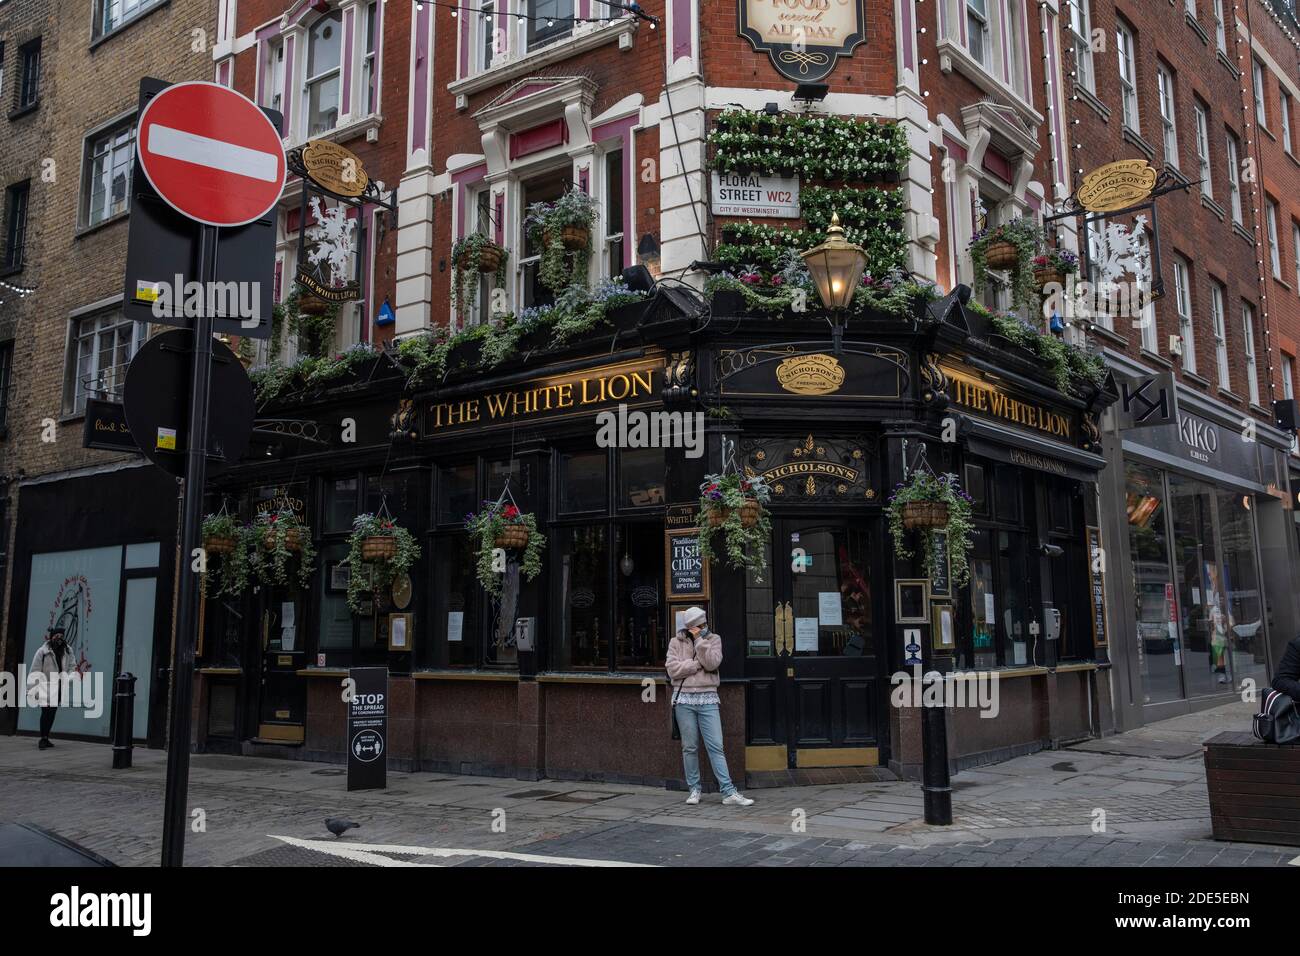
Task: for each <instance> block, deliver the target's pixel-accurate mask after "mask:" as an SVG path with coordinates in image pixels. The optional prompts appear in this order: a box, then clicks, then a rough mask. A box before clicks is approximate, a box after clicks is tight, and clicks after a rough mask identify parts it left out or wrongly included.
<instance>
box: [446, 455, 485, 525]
mask: <svg viewBox="0 0 1300 956" xmlns="http://www.w3.org/2000/svg"><path fill="white" fill-rule="evenodd" d="M477 506H478V469H477V467H476V466H475V464H474V463H473V462H470V463H469V464H466V465H445V466H443V467H442V468H439V469H438V524H452V523H455V524H459V523H461V522H462V521H464V520H465V516H466V515H467V514H471V513H472V512H474V511H476V510H477Z"/></svg>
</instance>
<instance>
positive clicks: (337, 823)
mask: <svg viewBox="0 0 1300 956" xmlns="http://www.w3.org/2000/svg"><path fill="white" fill-rule="evenodd" d="M360 827H361V824H360V823H353V822H352V821H351V820H344V819H342V818H341V817H326V818H325V829H327V830H329V831H330V833H332V834H334V835H335V836H336V837H341V836H342V835H343V834H344V833H346V832H347V831H348V830H351V829H354V828H356V829H360Z"/></svg>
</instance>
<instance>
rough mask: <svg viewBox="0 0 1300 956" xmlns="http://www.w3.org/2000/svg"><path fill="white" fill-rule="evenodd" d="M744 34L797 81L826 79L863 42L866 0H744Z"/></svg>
mask: <svg viewBox="0 0 1300 956" xmlns="http://www.w3.org/2000/svg"><path fill="white" fill-rule="evenodd" d="M737 19H738V20H739V27H740V29H739V33H740V35H741V36H742V37H744V38H745V39H747V40H748V41H749V42H750V45H751V46H753V48H754V49H755V50H758V51H760V52H764V53H767V54H768V55H769V56H770V57H771V58H772V65H773V66H774V67H776V69H777V72H778V73H780V74H781V75H782V76H785V77H787V78H788V79H791V80H795V81H796V82H811V81H816V80H820V79H822V78H823V77H825V76H826V75H827V74H828V73H830V72H831V70H832V69H834V68H835V61H836V60H837V59H838V58H839V57H842V56H849V55H851V54H852V52H853V48H854V47H856V46H857V45H858V44H859V43H861V42H862V41H863V40H864V39H865V36H864V32H865V31H864V28H863V20H864V17H863V9H862V0H739V8H738V15H737Z"/></svg>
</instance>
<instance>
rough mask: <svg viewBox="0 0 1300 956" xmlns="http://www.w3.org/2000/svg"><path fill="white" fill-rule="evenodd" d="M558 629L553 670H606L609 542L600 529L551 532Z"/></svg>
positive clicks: (608, 635)
mask: <svg viewBox="0 0 1300 956" xmlns="http://www.w3.org/2000/svg"><path fill="white" fill-rule="evenodd" d="M554 539H555V541H556V542H557V544H558V553H559V565H558V568H557V571H558V574H559V581H560V586H559V594H560V606H559V609H558V618H559V629H558V633H557V637H558V641H557V642H556V643H557V646H556V648H555V665H556V667H557V668H559V669H561V670H566V669H591V668H599V669H607V668H608V667H609V659H610V631H609V625H608V623H607V622H608V621H609V608H610V602H609V597H610V595H609V570H610V568H609V562H610V554H609V539H608V535H607V533H606V528H605V526H604V525H581V526H577V527H570V528H557V529H555V531H554Z"/></svg>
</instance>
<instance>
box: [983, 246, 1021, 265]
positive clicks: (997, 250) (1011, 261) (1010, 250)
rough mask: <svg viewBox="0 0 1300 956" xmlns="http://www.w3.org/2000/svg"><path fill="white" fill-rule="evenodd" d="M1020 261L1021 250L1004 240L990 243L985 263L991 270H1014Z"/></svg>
mask: <svg viewBox="0 0 1300 956" xmlns="http://www.w3.org/2000/svg"><path fill="white" fill-rule="evenodd" d="M1019 259H1020V252H1019V250H1017V249H1016V247H1015V246H1014V245H1013V244H1011V243H1009V242H1005V241H1002V240H999V241H997V242H990V243H989V247H988V251H987V252H986V253H985V254H984V261H985V262H986V263H987V264H988V267H989V268H990V269H1011V268H1014V267H1015V265H1016V263H1017V262H1018V261H1019Z"/></svg>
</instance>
